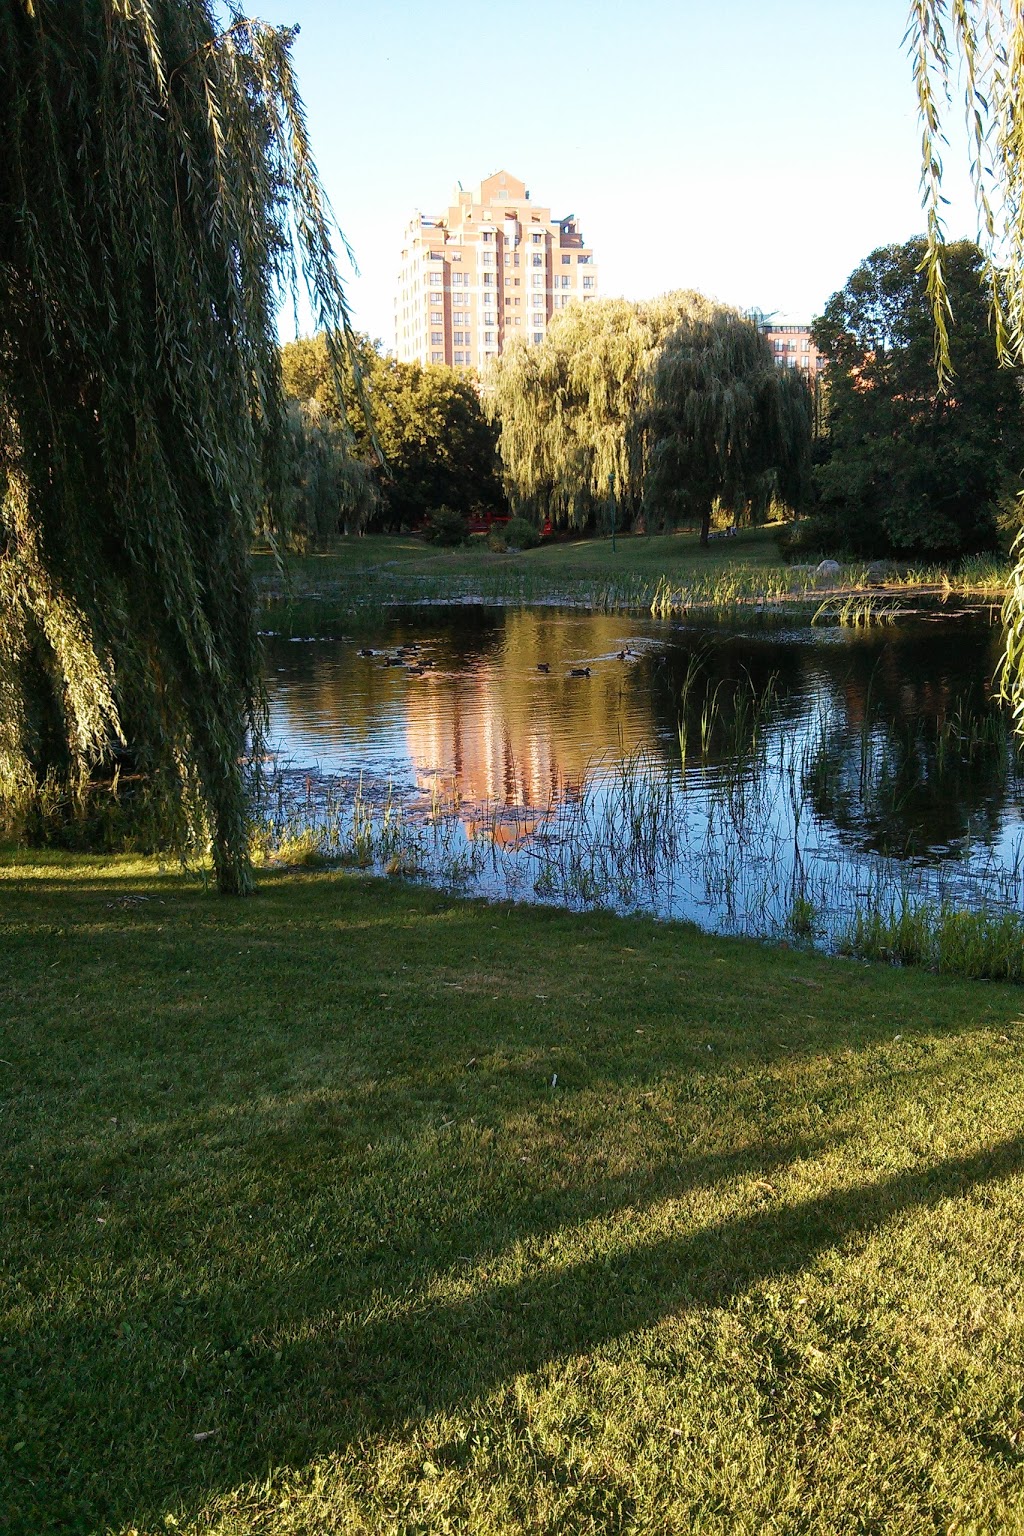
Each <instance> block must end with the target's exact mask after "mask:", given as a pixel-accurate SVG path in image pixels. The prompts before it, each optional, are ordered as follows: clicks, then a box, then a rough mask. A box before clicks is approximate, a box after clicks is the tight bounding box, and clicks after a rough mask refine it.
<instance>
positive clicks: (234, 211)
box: [0, 0, 351, 891]
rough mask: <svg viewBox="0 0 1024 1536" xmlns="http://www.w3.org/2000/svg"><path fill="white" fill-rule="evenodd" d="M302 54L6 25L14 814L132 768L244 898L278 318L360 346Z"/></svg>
mask: <svg viewBox="0 0 1024 1536" xmlns="http://www.w3.org/2000/svg"><path fill="white" fill-rule="evenodd" d="M224 22H226V23H227V25H226V26H225V25H223V23H224ZM292 40H293V33H291V32H289V31H287V30H278V29H275V28H272V27H269V26H267V25H265V24H263V23H261V22H258V21H254V20H252V19H250V18H248V17H245V16H243V15H242V14H241V13H240V12H239V11H237V10H236V9H235V8H234V7H229V8H228V11H227V14H226V16H222V15H221V14H218V12H217V10H216V8H215V6H214V5H213V4H211V3H209V0H77V3H76V4H74V5H67V4H62V3H59V0H34V4H33V3H31V0H0V142H2V143H3V146H4V151H3V154H2V155H0V637H2V638H0V798H2V797H8V798H9V797H10V796H12V795H14V794H17V793H24V792H25V789H26V786H29V787H30V788H31V787H32V786H36V787H38V786H40V785H42V784H43V783H44V782H47V781H50V780H52V779H53V777H54V775H57V776H58V777H59V778H60V779H61V780H62V782H64V783H65V784H67V785H68V786H70V787H72V788H74V787H75V786H78V787H80V786H81V785H82V783H83V782H84V781H85V780H86V779H87V778H88V776H89V775H90V774H93V773H95V772H96V771H97V768H98V767H102V764H103V762H104V760H105V759H109V758H110V756H111V754H113V753H115V752H119V753H120V754H121V755H122V756H123V755H127V756H128V758H129V759H130V761H131V763H132V765H133V766H134V767H135V768H136V769H137V771H138V772H139V774H141V775H142V776H143V777H144V779H145V781H146V782H147V783H148V784H149V785H150V787H151V790H152V792H153V793H154V794H156V795H158V796H159V797H160V798H161V799H162V802H163V804H164V805H165V807H166V809H167V811H168V823H169V824H170V825H172V826H173V827H174V828H175V831H174V834H173V841H174V842H175V843H176V844H177V845H178V847H179V849H180V851H182V852H187V851H188V850H189V849H194V848H196V847H201V846H204V845H208V846H209V847H210V848H211V849H212V853H213V858H214V862H215V866H216V871H217V878H218V883H219V885H220V887H221V888H222V889H224V890H229V891H244V890H246V889H247V888H248V886H249V883H250V872H249V865H248V857H247V852H246V847H247V794H246V783H245V772H244V761H245V759H246V758H247V757H248V758H255V759H258V758H259V755H260V753H261V751H262V743H263V733H264V725H265V707H264V698H263V691H262V684H261V667H260V653H259V644H258V638H257V635H256V628H255V602H254V593H253V588H252V580H251V573H250V568H249V549H250V544H251V538H252V533H253V529H254V527H255V526H256V525H257V523H258V522H260V521H262V520H264V519H265V518H266V517H267V516H268V515H269V516H270V518H271V519H273V509H274V508H276V507H278V506H279V505H280V503H281V499H282V497H283V496H284V495H285V494H286V489H287V488H286V478H287V463H288V457H287V429H286V417H285V410H284V401H283V397H282V390H281V380H280V363H279V351H278V345H277V328H276V316H277V313H278V308H279V305H280V302H281V300H282V298H284V297H286V296H287V297H290V298H291V299H292V300H293V302H294V303H296V304H297V302H298V299H297V296H298V293H299V291H300V289H301V288H302V287H305V289H306V291H307V292H308V294H309V298H310V302H311V304H312V308H313V311H314V314H315V316H316V319H317V323H318V324H319V325H320V326H321V327H322V328H323V330H324V331H325V332H326V334H327V335H328V336H329V337H330V338H331V344H332V346H333V347H334V348H335V349H336V353H337V358H336V361H337V364H338V366H339V367H340V365H341V364H342V362H343V359H344V356H345V353H346V348H347V347H348V346H349V345H350V342H351V328H350V322H349V313H348V308H347V304H346V299H345V293H344V289H343V285H342V282H341V279H340V276H339V274H338V270H337V266H336V263H335V259H334V240H335V238H336V237H338V238H341V237H340V236H339V235H338V232H337V230H336V226H335V223H334V220H333V215H332V213H331V210H330V208H329V206H328V203H327V200H326V198H325V196H324V194H323V191H322V189H321V187H320V183H319V179H318V176H317V172H316V166H315V164H314V161H313V157H312V154H311V151H310V145H309V139H308V134H307V131H306V124H305V115H304V110H303V106H302V102H301V99H300V97H299V94H298V91H297V88H296V83H295V79H294V75H293V72H292V64H291V54H290V50H291V44H292ZM342 244H344V242H343V239H342ZM346 249H347V247H346ZM268 508H269V509H270V512H269V514H268Z"/></svg>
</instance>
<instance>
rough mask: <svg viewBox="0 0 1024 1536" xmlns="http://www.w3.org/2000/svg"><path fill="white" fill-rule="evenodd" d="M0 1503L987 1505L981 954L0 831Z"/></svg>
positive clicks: (1007, 1146) (299, 1522) (566, 1518)
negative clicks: (878, 950)
mask: <svg viewBox="0 0 1024 1536" xmlns="http://www.w3.org/2000/svg"><path fill="white" fill-rule="evenodd" d="M0 945H2V956H3V963H2V967H0V999H2V1009H0V1018H2V1032H0V1058H2V1059H0V1108H2V1116H0V1153H2V1173H0V1177H2V1188H3V1192H4V1214H3V1222H2V1226H0V1273H2V1283H3V1296H2V1326H0V1405H2V1412H0V1442H2V1452H0V1458H2V1459H0V1528H2V1529H3V1530H4V1531H5V1533H12V1536H13V1533H18V1536H21V1533H26V1536H27V1533H32V1536H37V1533H44V1532H51V1531H52V1532H57V1531H59V1532H61V1533H78V1532H92V1531H118V1532H126V1531H137V1532H146V1533H149V1532H157V1531H159V1532H163V1533H166V1532H167V1531H168V1530H173V1531H178V1532H180V1531H189V1532H193V1531H195V1532H198V1531H210V1530H213V1531H217V1532H220V1533H223V1536H228V1533H231V1536H236V1533H243V1532H244V1533H250V1532H251V1533H257V1532H258V1533H261V1536H269V1533H272V1536H283V1533H289V1536H298V1533H321V1532H346V1533H347V1532H355V1533H367V1536H370V1533H372V1536H378V1533H399V1532H401V1533H412V1532H450V1533H458V1536H461V1533H486V1536H497V1533H502V1536H508V1533H519V1532H531V1533H532V1532H545V1533H559V1536H562V1533H566V1532H571V1533H597V1532H601V1533H615V1536H618V1533H620V1532H645V1533H646V1532H651V1533H663V1532H670V1533H684V1532H685V1533H689V1532H700V1533H723V1536H724V1533H730V1536H732V1533H755V1532H757V1533H762V1532H823V1533H824V1532H828V1533H833V1532H841V1533H852V1532H879V1533H880V1532H893V1533H899V1536H915V1533H925V1532H927V1533H934V1532H939V1531H942V1532H956V1533H964V1536H966V1533H968V1532H974V1533H979V1536H980V1533H981V1532H983V1531H984V1532H989V1533H995V1532H1009V1531H1021V1530H1024V1314H1022V1304H1024V1297H1022V1273H1024V1267H1022V1259H1024V1252H1022V1250H1024V1096H1022V1091H1021V1079H1022V1066H1024V1018H1022V1007H1024V1002H1022V994H1021V992H1020V990H1019V989H1014V988H1010V987H999V986H993V985H985V984H979V983H973V984H971V983H961V982H955V981H952V980H947V979H942V978H938V977H933V976H930V975H928V974H927V973H922V972H901V971H895V970H889V969H884V968H882V967H869V966H864V965H862V964H855V963H853V962H851V961H838V960H836V961H826V960H823V959H819V958H817V957H814V956H809V955H802V954H798V953H797V952H795V951H786V950H784V949H769V948H765V947H760V946H757V945H754V944H749V943H740V942H735V941H732V942H730V941H725V940H718V939H709V938H706V937H702V936H701V935H699V934H697V933H696V932H694V931H692V930H690V929H688V928H685V927H681V926H674V925H661V926H659V925H657V924H655V923H653V922H648V921H644V920H639V919H637V920H622V919H616V918H613V917H610V916H601V915H598V916H586V917H574V916H572V915H569V914H566V913H560V912H557V911H552V910H529V909H525V908H509V907H507V906H495V905H486V904H483V903H468V902H461V901H456V900H453V899H450V898H448V897H447V896H445V895H444V894H442V893H439V892H436V891H429V890H420V889H414V888H410V887H409V886H405V885H401V884H395V883H389V882H384V881H377V882H374V881H371V880H368V879H361V878H357V877H349V876H339V875H336V874H329V873H322V874H301V875H299V874H290V873H280V874H276V875H268V876H265V877H264V878H263V880H262V883H261V887H260V891H259V894H258V895H257V896H256V897H255V898H254V899H253V900H251V901H248V902H230V901H226V900H220V899H217V898H216V897H214V896H212V895H209V894H206V893H204V892H203V891H202V890H201V889H198V888H197V887H196V886H195V885H193V884H190V883H188V882H186V881H185V880H184V879H182V878H181V877H179V876H177V875H169V874H163V875H161V874H160V873H159V872H158V871H157V870H156V868H155V867H154V866H153V865H151V864H148V863H143V862H138V863H131V862H127V861H121V862H115V861H110V860H102V859H92V858H84V857H82V858H75V859H70V858H65V857H56V856H53V857H47V858H42V857H40V856H31V855H24V854H22V855H18V856H16V857H15V856H8V857H7V858H6V860H5V862H4V863H3V866H2V868H0Z"/></svg>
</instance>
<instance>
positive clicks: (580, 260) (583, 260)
mask: <svg viewBox="0 0 1024 1536" xmlns="http://www.w3.org/2000/svg"><path fill="white" fill-rule="evenodd" d="M576 260H577V262H578V264H579V265H580V266H581V267H583V266H586V264H587V262H589V261H592V260H593V257H591V256H577V257H576Z"/></svg>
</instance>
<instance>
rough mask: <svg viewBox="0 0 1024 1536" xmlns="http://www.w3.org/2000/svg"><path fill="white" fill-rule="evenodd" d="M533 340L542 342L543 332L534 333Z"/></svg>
mask: <svg viewBox="0 0 1024 1536" xmlns="http://www.w3.org/2000/svg"><path fill="white" fill-rule="evenodd" d="M533 339H534V341H535V342H537V341H543V340H544V332H543V331H534V333H533Z"/></svg>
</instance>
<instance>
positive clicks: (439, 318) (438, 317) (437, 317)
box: [430, 309, 444, 325]
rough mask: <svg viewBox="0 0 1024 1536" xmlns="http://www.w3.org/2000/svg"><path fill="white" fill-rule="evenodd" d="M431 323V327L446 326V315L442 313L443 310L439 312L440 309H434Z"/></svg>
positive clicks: (431, 312) (431, 314)
mask: <svg viewBox="0 0 1024 1536" xmlns="http://www.w3.org/2000/svg"><path fill="white" fill-rule="evenodd" d="M430 323H431V325H443V324H444V314H443V313H442V311H441V310H439V309H432V310H431V311H430Z"/></svg>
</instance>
